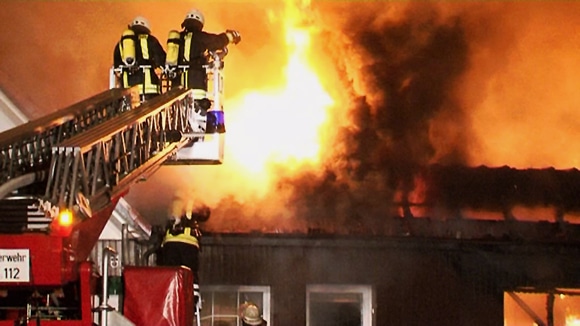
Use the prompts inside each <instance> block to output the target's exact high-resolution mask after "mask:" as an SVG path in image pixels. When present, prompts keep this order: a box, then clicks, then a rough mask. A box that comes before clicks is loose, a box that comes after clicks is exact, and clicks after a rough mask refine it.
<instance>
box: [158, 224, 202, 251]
mask: <svg viewBox="0 0 580 326" xmlns="http://www.w3.org/2000/svg"><path fill="white" fill-rule="evenodd" d="M167 242H183V243H187V244H190V245H193V246H196V247H198V248H199V241H198V240H197V238H196V237H195V236H194V235H192V234H191V228H190V227H186V228H184V229H183V233H180V234H177V235H173V234H171V232H169V230H167V232H166V233H165V239H163V243H164V244H165V243H167Z"/></svg>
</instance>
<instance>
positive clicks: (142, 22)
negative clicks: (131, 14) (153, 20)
mask: <svg viewBox="0 0 580 326" xmlns="http://www.w3.org/2000/svg"><path fill="white" fill-rule="evenodd" d="M129 26H130V27H133V26H143V27H145V28H147V30H148V31H149V32H151V25H150V24H149V20H147V18H145V17H143V16H137V17H135V18H134V19H133V20H132V21H131V25H129Z"/></svg>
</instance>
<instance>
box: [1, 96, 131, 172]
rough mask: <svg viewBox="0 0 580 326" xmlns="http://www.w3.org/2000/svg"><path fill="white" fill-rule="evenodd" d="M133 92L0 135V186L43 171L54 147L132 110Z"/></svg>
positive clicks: (85, 103)
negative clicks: (14, 179) (26, 174)
mask: <svg viewBox="0 0 580 326" xmlns="http://www.w3.org/2000/svg"><path fill="white" fill-rule="evenodd" d="M131 94H132V93H131V92H130V90H121V89H114V90H109V91H107V92H103V93H101V94H99V95H96V96H94V97H92V98H90V99H87V100H85V101H82V102H80V103H77V104H75V105H73V106H71V107H69V108H66V109H64V110H61V111H59V112H56V113H54V114H51V115H49V116H47V117H45V118H41V119H38V120H35V121H32V122H30V123H27V124H24V125H22V126H19V127H16V128H13V129H11V130H8V131H6V132H5V133H1V134H0V153H1V154H0V157H2V169H1V170H0V183H4V182H6V181H7V180H9V179H11V178H14V177H16V176H18V175H20V174H23V173H26V172H30V171H33V170H38V169H44V168H46V166H47V164H49V162H50V160H51V159H50V157H51V154H52V147H53V146H55V145H57V144H58V143H59V142H60V141H61V140H63V139H67V138H70V137H72V136H74V135H76V134H79V133H82V132H84V131H86V130H88V129H90V128H93V127H94V126H97V125H99V124H101V123H103V122H104V121H107V120H109V119H112V118H113V117H115V116H118V115H119V114H121V113H123V112H125V111H127V110H130V109H131V103H132V99H131Z"/></svg>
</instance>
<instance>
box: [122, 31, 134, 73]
mask: <svg viewBox="0 0 580 326" xmlns="http://www.w3.org/2000/svg"><path fill="white" fill-rule="evenodd" d="M121 59H122V60H123V63H125V65H127V66H132V65H134V64H135V61H136V60H135V32H133V30H131V29H126V30H125V31H124V32H123V36H122V37H121Z"/></svg>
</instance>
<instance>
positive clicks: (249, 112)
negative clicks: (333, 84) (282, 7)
mask: <svg viewBox="0 0 580 326" xmlns="http://www.w3.org/2000/svg"><path fill="white" fill-rule="evenodd" d="M286 4H287V6H286V11H285V15H284V16H285V17H283V19H284V22H285V40H286V42H285V43H286V51H287V53H288V61H287V65H286V67H285V68H284V81H283V83H282V86H280V87H279V88H276V89H268V90H261V91H254V92H249V93H246V94H243V95H242V96H240V97H239V98H237V99H232V102H233V103H229V104H228V105H229V109H228V110H229V112H228V118H227V119H228V144H227V149H226V151H228V152H227V154H226V155H227V157H228V160H229V161H233V162H234V164H236V165H239V166H241V167H242V168H243V169H244V170H245V171H247V172H249V173H252V174H259V173H262V172H263V171H265V170H267V167H268V166H269V165H271V164H272V163H278V164H283V165H285V166H286V167H287V168H289V169H291V168H295V167H297V166H298V165H299V164H301V163H311V164H316V163H318V162H319V160H320V154H321V144H320V143H321V140H320V133H319V131H320V128H321V127H322V126H323V124H324V122H325V121H326V120H327V116H328V109H329V107H330V106H331V105H332V104H333V100H332V98H331V97H330V95H329V94H328V93H327V92H326V90H324V88H323V87H322V85H321V82H320V80H319V78H318V76H317V75H316V73H315V72H314V70H313V69H312V66H311V63H310V62H309V59H308V54H309V49H310V45H311V30H310V29H309V27H308V26H305V25H304V24H301V22H303V20H302V19H301V16H300V13H301V11H300V10H299V9H298V8H297V7H296V6H295V5H294V4H293V3H292V2H290V1H288V2H287V3H286ZM308 5H309V4H308V3H303V4H302V6H308Z"/></svg>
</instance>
